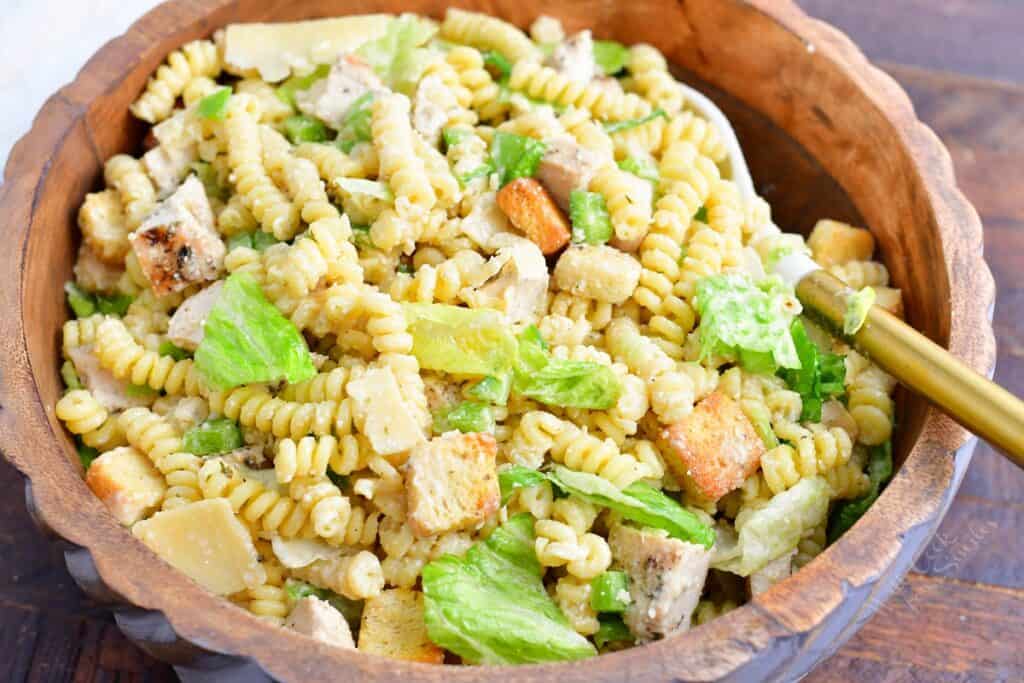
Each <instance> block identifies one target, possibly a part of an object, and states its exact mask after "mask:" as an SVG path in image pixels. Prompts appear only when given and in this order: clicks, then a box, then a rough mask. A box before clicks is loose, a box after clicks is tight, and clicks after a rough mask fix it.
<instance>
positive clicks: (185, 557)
mask: <svg viewBox="0 0 1024 683" xmlns="http://www.w3.org/2000/svg"><path fill="white" fill-rule="evenodd" d="M132 535H133V536H135V537H136V538H137V539H139V540H140V541H142V542H143V543H145V544H146V545H147V546H148V547H149V549H150V550H152V551H153V552H155V553H156V554H157V555H159V556H160V557H161V558H162V559H163V560H164V561H165V562H167V563H168V564H169V565H171V566H172V567H174V568H175V569H177V570H178V571H181V572H184V573H185V574H186V575H188V576H189V577H190V578H191V579H192V580H193V581H195V582H196V583H198V584H199V585H201V586H203V587H204V588H206V589H207V590H208V591H210V592H212V593H216V594H217V595H230V594H232V593H237V592H239V591H242V590H245V589H246V588H253V587H255V586H258V585H260V584H262V583H263V582H265V581H266V579H267V575H266V571H265V570H264V569H263V567H262V566H260V563H259V556H258V555H257V553H256V547H255V546H254V545H253V543H252V535H251V534H250V533H249V529H248V528H247V527H246V526H245V525H244V524H243V523H242V521H241V520H240V519H239V518H238V517H237V516H236V515H235V513H234V511H233V510H232V509H231V503H229V502H228V499H227V498H211V499H209V500H201V501H199V502H197V503H189V504H188V505H183V506H181V507H177V508H173V509H171V510H164V511H162V512H158V513H156V514H155V515H153V516H152V517H150V518H149V519H144V520H142V521H141V522H138V523H136V524H135V526H133V527H132Z"/></svg>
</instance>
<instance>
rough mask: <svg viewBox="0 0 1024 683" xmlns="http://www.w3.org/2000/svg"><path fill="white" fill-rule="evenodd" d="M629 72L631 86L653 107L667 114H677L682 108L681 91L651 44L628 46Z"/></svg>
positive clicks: (662, 58) (666, 64)
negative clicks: (631, 77)
mask: <svg viewBox="0 0 1024 683" xmlns="http://www.w3.org/2000/svg"><path fill="white" fill-rule="evenodd" d="M627 68H628V69H629V73H630V74H631V75H632V76H633V79H632V86H633V88H634V89H635V90H636V92H638V93H639V94H640V95H642V96H643V97H644V98H645V99H647V100H648V101H649V102H650V103H651V104H653V105H654V106H655V107H659V108H661V109H663V110H665V112H666V113H668V114H673V115H674V114H677V113H678V112H679V111H680V110H681V109H682V108H683V91H682V88H680V87H679V83H678V82H676V79H675V78H673V77H672V74H670V73H669V72H668V63H667V62H666V61H665V58H664V57H663V56H662V54H661V52H659V51H658V49H657V48H655V47H653V46H652V45H646V44H643V43H641V44H639V45H633V46H631V47H630V48H629V63H628V65H627Z"/></svg>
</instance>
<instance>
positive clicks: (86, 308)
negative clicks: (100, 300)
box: [64, 281, 96, 318]
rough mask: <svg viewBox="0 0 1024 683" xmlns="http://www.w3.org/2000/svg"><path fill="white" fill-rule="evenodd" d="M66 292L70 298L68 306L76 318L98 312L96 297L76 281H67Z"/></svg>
mask: <svg viewBox="0 0 1024 683" xmlns="http://www.w3.org/2000/svg"><path fill="white" fill-rule="evenodd" d="M64 293H65V294H66V295H67V298H68V306H69V307H70V308H71V310H72V311H73V312H74V314H75V317H76V318H88V317H89V316H90V315H92V314H93V313H95V312H96V298H95V297H94V296H93V295H92V294H90V293H89V292H87V291H85V290H84V289H82V288H81V287H79V286H78V285H77V284H76V283H74V282H71V281H68V282H65V283H64Z"/></svg>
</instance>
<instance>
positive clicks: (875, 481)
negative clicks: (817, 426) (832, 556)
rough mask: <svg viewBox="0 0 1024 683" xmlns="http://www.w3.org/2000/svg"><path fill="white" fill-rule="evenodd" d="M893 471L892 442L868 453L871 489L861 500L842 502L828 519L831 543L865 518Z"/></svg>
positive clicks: (874, 448)
mask: <svg viewBox="0 0 1024 683" xmlns="http://www.w3.org/2000/svg"><path fill="white" fill-rule="evenodd" d="M892 471H893V463H892V442H891V441H886V442H885V443H884V444H882V445H880V446H874V447H873V448H872V449H871V450H870V451H869V453H868V479H869V480H870V481H871V488H870V489H868V492H867V493H865V494H864V495H863V496H861V497H860V498H857V499H855V500H846V501H842V502H841V503H839V504H838V505H836V506H835V507H834V508H833V510H832V514H830V515H829V519H828V542H829V543H835V542H836V540H837V539H838V538H839V537H840V536H842V535H843V534H844V533H846V532H847V531H848V530H849V529H850V527H852V526H853V525H854V524H855V523H856V522H857V520H858V519H860V518H861V517H863V516H864V513H865V512H867V511H868V508H870V507H871V505H872V504H873V503H874V502H875V501H876V500H878V496H880V495H882V490H883V489H884V488H885V485H886V484H888V483H889V480H890V479H892Z"/></svg>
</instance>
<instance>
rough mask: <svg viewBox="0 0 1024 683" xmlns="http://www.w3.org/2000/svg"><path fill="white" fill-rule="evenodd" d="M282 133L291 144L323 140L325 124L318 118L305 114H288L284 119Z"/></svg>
mask: <svg viewBox="0 0 1024 683" xmlns="http://www.w3.org/2000/svg"><path fill="white" fill-rule="evenodd" d="M284 133H285V135H287V136H288V140H289V141H290V142H291V143H292V144H293V145H299V144H302V143H303V142H324V141H325V140H327V126H325V125H324V123H323V121H321V120H320V119H314V118H313V117H312V116H306V115H305V114H296V115H295V116H289V117H288V118H286V119H285V120H284Z"/></svg>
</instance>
